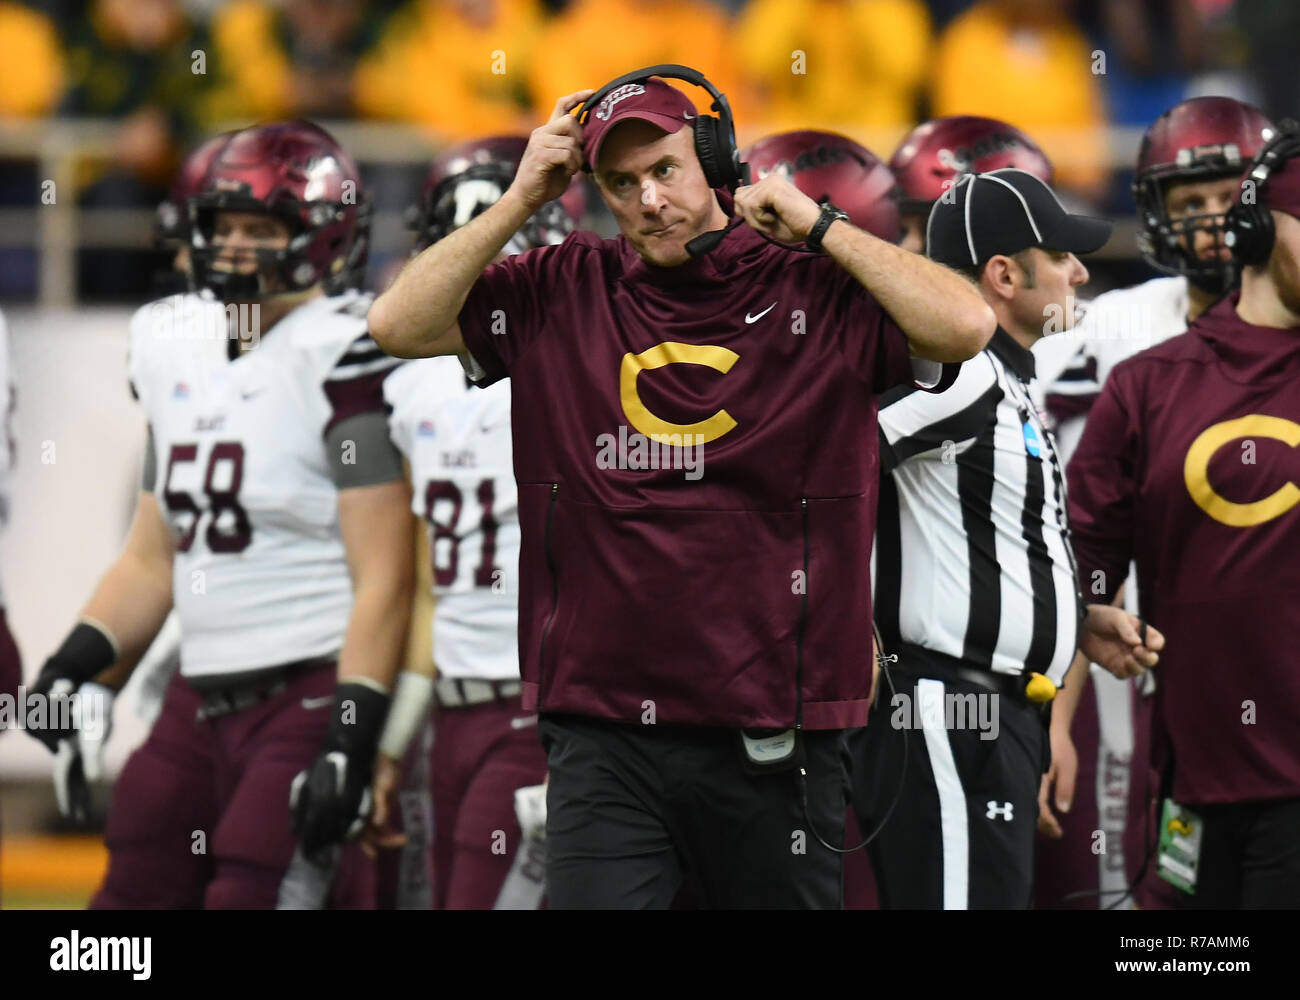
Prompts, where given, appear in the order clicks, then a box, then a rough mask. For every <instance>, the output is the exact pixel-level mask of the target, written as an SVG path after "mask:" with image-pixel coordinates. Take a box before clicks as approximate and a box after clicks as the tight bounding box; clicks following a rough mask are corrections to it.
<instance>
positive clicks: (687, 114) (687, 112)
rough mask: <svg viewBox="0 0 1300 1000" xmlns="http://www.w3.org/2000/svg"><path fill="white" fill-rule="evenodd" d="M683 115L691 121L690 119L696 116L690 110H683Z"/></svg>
mask: <svg viewBox="0 0 1300 1000" xmlns="http://www.w3.org/2000/svg"><path fill="white" fill-rule="evenodd" d="M682 117H683V118H685V119H686V120H687V121H690V120H691V119H692V118H694V117H695V116H694V115H693V114H691V113H690V112H689V111H683V112H682Z"/></svg>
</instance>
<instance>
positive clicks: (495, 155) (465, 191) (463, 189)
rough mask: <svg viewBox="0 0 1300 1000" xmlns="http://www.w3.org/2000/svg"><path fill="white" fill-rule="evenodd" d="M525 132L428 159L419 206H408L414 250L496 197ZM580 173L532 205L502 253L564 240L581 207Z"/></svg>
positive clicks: (510, 174) (518, 156)
mask: <svg viewBox="0 0 1300 1000" xmlns="http://www.w3.org/2000/svg"><path fill="white" fill-rule="evenodd" d="M527 146H528V137H527V136H518V135H498V136H491V137H489V138H486V139H473V140H471V141H469V142H463V143H461V144H460V145H458V146H453V147H452V148H451V149H448V150H447V151H445V152H444V153H443V154H442V155H441V156H439V157H438V158H437V159H436V160H434V161H433V165H432V166H431V167H430V168H429V173H428V176H426V177H425V180H424V190H423V192H422V193H421V195H420V202H419V204H418V205H412V206H411V207H410V208H409V209H407V219H406V221H407V228H409V229H413V230H415V234H416V236H415V251H414V252H416V253H419V252H420V251H421V250H423V249H424V248H425V247H428V246H430V245H432V244H434V243H437V242H438V241H439V240H440V239H442V238H443V237H444V236H446V235H447V234H448V233H451V232H454V231H455V230H457V229H459V228H460V227H461V226H463V225H465V224H466V223H468V222H469V221H470V220H471V219H473V218H474V217H475V216H477V215H479V214H480V213H482V212H484V211H486V210H487V209H488V208H490V207H491V206H492V205H494V204H496V203H497V201H499V200H500V199H501V196H502V195H503V194H505V193H506V189H507V188H509V187H510V184H511V182H512V181H514V179H515V173H516V171H518V169H519V163H520V161H521V160H522V159H523V156H524V149H525V148H527ZM586 207H587V195H586V189H585V186H584V182H583V180H582V177H581V175H577V176H575V177H574V179H573V183H572V184H570V185H569V189H568V190H567V191H566V192H565V193H564V194H563V195H561V196H560V197H559V198H557V199H556V200H555V201H552V202H548V203H547V204H545V205H543V206H542V207H541V208H540V209H538V210H537V212H535V213H534V214H533V216H532V218H530V219H529V220H528V221H527V222H525V223H524V225H523V226H522V227H521V228H520V230H519V232H517V233H516V234H515V235H514V236H512V237H511V239H510V242H509V243H507V244H506V248H505V251H504V252H505V253H506V254H513V253H522V252H524V251H525V250H531V249H533V248H534V247H543V246H551V245H554V244H556V243H563V242H564V238H565V237H566V236H568V235H569V233H571V232H573V231H574V229H576V228H577V227H578V224H579V223H580V222H581V221H582V216H583V214H584V213H585V212H586Z"/></svg>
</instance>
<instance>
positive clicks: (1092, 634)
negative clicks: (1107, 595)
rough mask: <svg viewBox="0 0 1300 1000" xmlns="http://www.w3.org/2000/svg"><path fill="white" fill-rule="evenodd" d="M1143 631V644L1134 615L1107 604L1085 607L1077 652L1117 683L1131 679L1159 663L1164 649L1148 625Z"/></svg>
mask: <svg viewBox="0 0 1300 1000" xmlns="http://www.w3.org/2000/svg"><path fill="white" fill-rule="evenodd" d="M1145 628H1146V636H1145V641H1143V634H1142V633H1143V622H1142V620H1141V619H1140V618H1138V616H1137V615H1131V614H1129V613H1128V612H1127V611H1125V610H1124V609H1123V608H1116V607H1112V606H1110V605H1108V604H1089V605H1088V614H1087V617H1086V618H1084V620H1083V631H1082V633H1081V634H1080V637H1079V649H1080V650H1082V651H1083V652H1084V654H1086V655H1087V656H1088V658H1089V659H1091V660H1092V662H1093V663H1097V664H1099V665H1101V666H1102V667H1104V668H1105V669H1106V670H1107V671H1109V672H1110V673H1112V674H1114V675H1115V676H1116V677H1118V678H1120V679H1121V680H1123V679H1124V678H1127V677H1135V676H1137V675H1138V674H1144V673H1146V671H1147V668H1148V667H1154V666H1155V665H1156V664H1157V663H1158V662H1159V661H1160V657H1159V656H1158V655H1157V653H1158V652H1159V651H1160V650H1162V649H1164V648H1165V637H1164V636H1163V635H1162V634H1161V633H1160V632H1159V631H1158V630H1157V629H1155V628H1153V627H1152V626H1150V625H1147V626H1145Z"/></svg>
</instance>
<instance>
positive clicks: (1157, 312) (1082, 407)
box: [1034, 277, 1188, 462]
mask: <svg viewBox="0 0 1300 1000" xmlns="http://www.w3.org/2000/svg"><path fill="white" fill-rule="evenodd" d="M1187 309H1188V292H1187V279H1186V278H1182V277H1172V278H1153V279H1152V280H1150V281H1146V282H1143V283H1142V284H1140V285H1134V286H1133V287H1132V288H1117V289H1115V290H1114V291H1110V292H1106V293H1105V294H1104V295H1099V296H1098V297H1097V298H1095V299H1093V300H1092V301H1091V302H1090V303H1088V304H1087V310H1086V312H1084V315H1083V320H1082V322H1081V323H1080V324H1079V326H1078V327H1077V328H1076V329H1075V330H1071V331H1068V332H1066V333H1062V334H1057V335H1055V336H1052V337H1044V338H1043V339H1042V340H1041V341H1039V343H1038V344H1037V345H1035V347H1034V354H1035V356H1036V358H1037V361H1038V366H1039V377H1040V384H1041V385H1042V386H1043V392H1044V394H1045V396H1046V397H1048V398H1049V403H1048V406H1047V409H1048V411H1049V412H1052V411H1053V409H1054V407H1053V406H1052V405H1051V403H1050V397H1056V398H1057V400H1058V401H1061V402H1064V403H1067V404H1068V403H1069V402H1071V401H1076V402H1078V404H1079V406H1078V407H1077V409H1078V410H1079V411H1080V412H1073V411H1074V409H1075V408H1073V407H1071V406H1069V405H1066V406H1064V407H1061V408H1058V412H1061V411H1062V410H1064V411H1066V412H1070V414H1071V415H1069V416H1066V417H1064V419H1058V420H1057V421H1056V422H1055V423H1056V428H1055V429H1056V440H1057V445H1058V446H1059V448H1060V452H1061V456H1062V458H1063V459H1064V460H1065V461H1066V462H1068V461H1069V460H1070V456H1071V455H1073V454H1074V449H1075V447H1076V446H1077V445H1078V443H1079V439H1080V437H1082V436H1083V423H1084V413H1085V412H1086V410H1087V408H1088V406H1090V405H1091V403H1092V401H1093V400H1094V399H1095V398H1096V397H1097V395H1098V394H1099V393H1100V392H1101V387H1102V386H1104V385H1105V384H1106V379H1107V378H1108V377H1109V376H1110V373H1111V370H1112V369H1114V367H1115V366H1116V365H1117V364H1119V363H1120V362H1121V361H1125V360H1127V359H1128V358H1131V357H1133V355H1135V354H1138V353H1140V352H1141V351H1145V350H1146V349H1147V348H1148V347H1154V346H1155V345H1156V344H1160V343H1163V342H1164V341H1166V340H1168V339H1169V338H1171V337H1176V336H1178V335H1179V334H1182V333H1186V332H1187Z"/></svg>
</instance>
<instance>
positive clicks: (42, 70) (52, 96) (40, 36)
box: [0, 3, 63, 119]
mask: <svg viewBox="0 0 1300 1000" xmlns="http://www.w3.org/2000/svg"><path fill="white" fill-rule="evenodd" d="M62 90H63V50H62V48H61V47H60V44H59V32H58V29H57V28H56V27H55V25H54V21H53V20H51V19H50V18H49V17H47V16H46V15H45V14H42V13H41V12H40V11H37V10H33V9H31V8H30V7H27V6H25V5H23V4H20V3H0V119H4V118H31V117H36V116H38V115H46V114H48V113H49V112H50V111H52V110H53V109H54V105H55V102H56V101H58V99H59V94H60V93H61V92H62Z"/></svg>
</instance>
